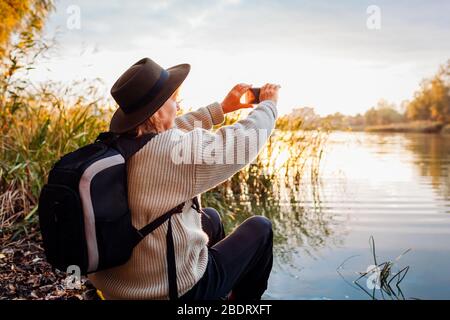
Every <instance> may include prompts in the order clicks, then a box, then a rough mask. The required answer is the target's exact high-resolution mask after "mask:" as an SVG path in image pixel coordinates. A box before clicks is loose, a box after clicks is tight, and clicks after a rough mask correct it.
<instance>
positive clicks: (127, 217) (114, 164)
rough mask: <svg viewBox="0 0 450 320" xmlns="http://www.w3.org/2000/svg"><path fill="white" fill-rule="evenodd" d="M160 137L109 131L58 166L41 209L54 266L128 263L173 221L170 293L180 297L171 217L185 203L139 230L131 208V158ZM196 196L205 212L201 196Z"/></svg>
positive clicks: (88, 269)
mask: <svg viewBox="0 0 450 320" xmlns="http://www.w3.org/2000/svg"><path fill="white" fill-rule="evenodd" d="M155 135H156V134H152V133H150V134H146V135H142V136H140V137H138V138H130V137H125V136H120V135H118V134H114V133H111V132H104V133H101V134H100V135H99V136H98V137H97V139H96V140H95V142H94V143H92V144H89V145H86V146H84V147H82V148H79V149H78V150H75V151H73V152H71V153H68V154H66V155H65V156H63V157H62V158H61V159H60V160H59V161H58V162H56V163H55V164H54V165H53V167H52V169H51V171H50V173H49V177H48V183H47V184H46V185H44V187H43V188H42V190H41V194H40V197H39V208H38V211H39V222H40V227H41V233H42V238H43V243H44V249H45V255H46V257H47V261H48V262H49V263H50V264H51V265H52V267H53V268H56V269H59V270H62V271H66V270H67V268H68V267H69V266H71V265H76V266H78V267H79V269H80V271H81V274H82V275H86V274H88V273H92V272H97V271H100V270H105V269H108V268H111V267H115V266H119V265H121V264H124V263H125V262H127V261H128V260H129V258H130V257H131V254H132V252H133V248H134V247H135V246H136V245H137V244H138V243H139V242H140V241H141V240H142V239H143V238H144V237H145V236H146V235H148V234H149V233H151V232H152V231H153V230H155V229H156V228H158V227H159V226H160V225H162V224H163V223H164V222H166V221H167V220H168V231H167V236H166V242H167V264H168V274H169V279H168V280H169V296H170V299H176V298H177V297H178V294H177V291H178V290H177V283H176V266H175V253H174V246H173V238H172V224H171V217H172V215H173V214H176V213H181V212H182V209H183V207H184V204H185V203H184V202H183V203H181V204H179V205H178V206H176V207H175V208H173V209H171V210H169V211H168V212H166V213H165V214H163V215H162V216H160V217H158V218H157V219H155V220H154V221H152V222H151V223H149V224H148V225H146V226H145V227H143V228H142V229H140V230H138V229H136V228H135V227H134V226H133V225H132V223H131V214H130V209H129V207H128V194H127V171H126V164H125V163H126V160H127V159H129V158H130V157H131V156H132V155H133V154H135V153H136V152H137V151H139V150H140V149H141V148H142V147H143V146H144V145H145V144H146V143H147V142H148V141H150V140H151V139H152V138H153V137H154V136H155ZM192 200H193V201H192V202H193V205H192V206H193V207H194V208H195V209H196V210H197V211H198V212H199V213H201V212H202V211H201V209H200V206H199V202H198V199H197V198H196V197H195V198H194V199H192Z"/></svg>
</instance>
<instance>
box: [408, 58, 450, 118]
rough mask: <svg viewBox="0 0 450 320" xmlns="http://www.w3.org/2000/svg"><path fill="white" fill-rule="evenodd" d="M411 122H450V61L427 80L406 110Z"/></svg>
mask: <svg viewBox="0 0 450 320" xmlns="http://www.w3.org/2000/svg"><path fill="white" fill-rule="evenodd" d="M406 116H407V118H408V119H410V120H434V121H441V122H450V60H449V61H448V62H447V64H446V65H443V66H441V67H440V68H439V71H438V72H437V74H436V75H435V76H434V77H432V78H431V79H425V80H423V81H422V83H421V85H420V89H419V90H418V91H416V92H415V93H414V98H413V100H412V101H410V102H409V104H408V105H407V108H406Z"/></svg>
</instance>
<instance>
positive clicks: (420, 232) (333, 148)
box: [265, 132, 450, 299]
mask: <svg viewBox="0 0 450 320" xmlns="http://www.w3.org/2000/svg"><path fill="white" fill-rule="evenodd" d="M274 179H281V177H279V176H276V177H275V178H274ZM313 185H314V186H313ZM290 186H292V187H290ZM277 192H278V199H277V206H276V208H274V209H273V210H272V211H273V212H272V213H271V214H270V218H271V219H272V221H273V223H274V229H275V247H274V252H275V261H274V267H273V271H272V274H271V278H270V282H269V288H268V290H267V292H266V294H265V298H268V299H371V294H373V293H375V297H376V298H378V299H382V298H383V297H384V298H387V299H389V298H390V297H389V296H386V295H383V296H382V295H381V293H383V292H382V291H381V290H377V289H376V288H375V290H370V289H372V287H370V284H369V287H368V286H367V285H368V284H367V279H366V278H364V279H361V280H359V281H358V284H360V286H361V287H362V288H361V287H358V286H357V285H355V284H354V283H353V281H354V280H356V279H357V278H358V277H359V274H358V273H359V272H364V271H366V270H367V268H368V267H369V266H370V265H372V264H373V256H372V251H371V249H370V245H369V238H370V236H373V238H374V240H375V249H376V250H375V252H376V257H377V262H378V263H381V262H383V261H394V260H395V258H396V257H398V256H399V255H400V254H401V253H403V252H404V251H405V250H407V249H411V250H410V251H409V252H408V253H406V254H405V255H404V256H402V257H401V258H400V259H398V261H396V263H395V265H394V266H393V269H392V271H393V272H394V273H395V272H396V271H395V270H397V271H399V270H401V269H402V268H404V267H407V266H409V271H408V273H407V274H406V276H405V278H404V279H403V281H402V282H401V283H400V285H399V288H396V286H395V282H396V281H393V282H392V287H393V289H394V292H395V295H393V298H396V297H398V298H401V297H404V298H406V299H410V298H418V299H450V136H444V135H427V134H377V133H338V132H336V133H332V134H331V135H330V137H329V138H328V142H327V144H326V147H325V148H324V156H323V158H322V162H321V164H320V176H319V179H318V183H316V184H313V183H311V177H310V176H309V175H306V176H303V177H302V182H301V183H299V184H295V183H294V184H290V185H288V186H287V187H283V188H281V187H280V188H279V190H277ZM338 271H339V272H338ZM369 288H370V289H369ZM363 289H365V290H366V291H368V292H366V291H365V290H363ZM398 289H400V290H401V292H399V291H398ZM368 293H369V294H368Z"/></svg>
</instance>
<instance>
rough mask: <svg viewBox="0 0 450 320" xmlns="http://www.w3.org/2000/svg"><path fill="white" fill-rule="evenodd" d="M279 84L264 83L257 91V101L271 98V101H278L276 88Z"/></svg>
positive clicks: (278, 87)
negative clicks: (258, 91)
mask: <svg viewBox="0 0 450 320" xmlns="http://www.w3.org/2000/svg"><path fill="white" fill-rule="evenodd" d="M280 88H281V86H280V85H278V84H272V83H266V84H265V85H264V86H262V87H261V91H260V93H259V101H264V100H272V101H273V102H275V103H277V102H278V89H280Z"/></svg>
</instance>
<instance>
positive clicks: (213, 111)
mask: <svg viewBox="0 0 450 320" xmlns="http://www.w3.org/2000/svg"><path fill="white" fill-rule="evenodd" d="M223 120H224V115H223V110H222V106H221V105H220V103H218V102H213V103H211V104H210V105H208V106H206V107H202V108H199V109H197V110H195V111H192V112H188V113H186V114H183V115H181V116H179V117H176V118H175V126H176V127H177V128H178V129H181V130H185V131H191V130H193V129H194V128H196V127H201V128H203V129H206V130H210V129H211V128H212V126H213V125H217V124H220V123H222V122H223Z"/></svg>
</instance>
